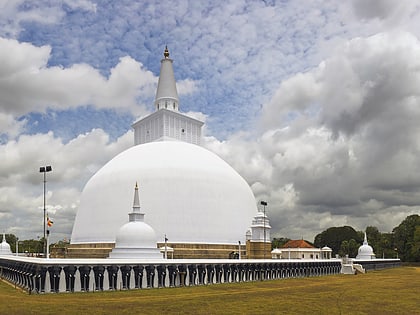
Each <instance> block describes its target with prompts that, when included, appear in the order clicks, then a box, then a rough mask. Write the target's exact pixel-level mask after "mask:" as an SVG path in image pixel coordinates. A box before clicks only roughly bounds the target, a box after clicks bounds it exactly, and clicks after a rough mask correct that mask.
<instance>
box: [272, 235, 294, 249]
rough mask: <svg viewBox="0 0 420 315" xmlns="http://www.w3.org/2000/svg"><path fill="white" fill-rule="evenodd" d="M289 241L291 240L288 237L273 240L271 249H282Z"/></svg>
mask: <svg viewBox="0 0 420 315" xmlns="http://www.w3.org/2000/svg"><path fill="white" fill-rule="evenodd" d="M288 241H290V238H287V237H280V238H276V237H275V238H273V240H272V241H271V249H274V248H280V247H282V246H283V245H284V244H286V243H287V242H288Z"/></svg>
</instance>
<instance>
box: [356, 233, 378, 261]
mask: <svg viewBox="0 0 420 315" xmlns="http://www.w3.org/2000/svg"><path fill="white" fill-rule="evenodd" d="M373 258H375V254H374V253H373V248H372V246H370V245H369V244H368V241H367V236H366V233H365V239H364V241H363V245H362V246H360V247H359V249H358V251H357V256H356V259H373Z"/></svg>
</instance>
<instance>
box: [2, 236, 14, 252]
mask: <svg viewBox="0 0 420 315" xmlns="http://www.w3.org/2000/svg"><path fill="white" fill-rule="evenodd" d="M4 255H12V251H11V250H10V245H9V244H8V243H7V242H6V234H5V233H4V232H3V241H2V242H1V243H0V256H4Z"/></svg>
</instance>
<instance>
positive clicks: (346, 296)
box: [0, 267, 420, 315]
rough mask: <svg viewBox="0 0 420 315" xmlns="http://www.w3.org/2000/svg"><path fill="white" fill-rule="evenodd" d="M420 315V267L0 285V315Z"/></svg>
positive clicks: (0, 282)
mask: <svg viewBox="0 0 420 315" xmlns="http://www.w3.org/2000/svg"><path fill="white" fill-rule="evenodd" d="M164 313H166V314H352V315H353V314H410V315H411V314H420V267H401V268H395V269H387V270H382V271H371V272H369V273H367V274H364V275H355V276H353V275H334V276H324V277H314V278H299V279H284V280H274V281H263V282H248V283H234V284H218V285H208V286H199V287H198V286H197V287H184V288H164V289H149V290H148V289H143V290H131V291H120V292H89V293H60V294H49V293H48V294H43V295H36V294H34V295H28V293H27V292H22V291H21V290H19V289H15V288H14V287H12V286H10V285H9V284H6V283H4V282H2V281H0V314H164Z"/></svg>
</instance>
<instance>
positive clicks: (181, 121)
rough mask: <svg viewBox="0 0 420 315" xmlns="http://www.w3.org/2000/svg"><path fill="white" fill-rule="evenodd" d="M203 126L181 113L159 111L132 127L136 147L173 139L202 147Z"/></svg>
mask: <svg viewBox="0 0 420 315" xmlns="http://www.w3.org/2000/svg"><path fill="white" fill-rule="evenodd" d="M203 124H204V123H203V122H201V121H199V120H197V119H194V118H191V117H188V116H186V115H184V114H182V113H180V112H177V111H173V110H168V109H165V108H163V109H159V110H158V111H156V112H154V113H153V114H151V115H149V116H147V117H145V118H143V119H140V120H139V121H137V122H135V123H134V124H133V125H132V127H133V129H134V145H138V144H143V143H148V142H153V141H162V140H171V139H175V140H180V141H184V142H188V143H192V144H197V145H200V144H201V127H202V126H203Z"/></svg>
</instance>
